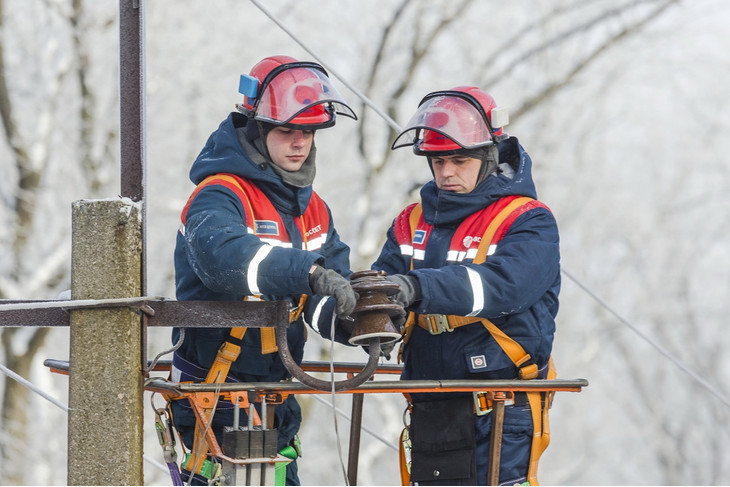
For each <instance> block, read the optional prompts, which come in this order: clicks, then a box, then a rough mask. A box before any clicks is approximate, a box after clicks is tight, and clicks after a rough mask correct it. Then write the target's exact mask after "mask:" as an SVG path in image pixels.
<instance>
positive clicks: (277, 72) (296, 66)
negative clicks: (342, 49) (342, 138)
mask: <svg viewBox="0 0 730 487" xmlns="http://www.w3.org/2000/svg"><path fill="white" fill-rule="evenodd" d="M239 91H240V92H241V93H242V94H243V95H244V97H243V103H242V104H241V105H238V106H237V107H238V110H239V111H240V112H242V113H243V114H245V115H246V116H249V117H251V118H254V119H255V120H259V121H261V122H267V123H270V124H273V125H286V126H289V127H293V128H300V129H306V130H315V129H320V128H325V127H331V126H332V125H334V124H335V114H340V115H344V116H346V117H350V118H353V119H355V120H357V116H356V115H355V113H354V112H353V111H352V109H351V108H350V107H349V106H347V104H346V103H345V101H344V99H343V98H342V96H341V95H340V94H339V92H338V91H337V89H336V88H335V87H334V86H333V85H332V83H331V82H330V80H329V77H328V76H327V71H325V69H324V68H323V67H322V66H320V65H319V64H317V63H312V62H302V61H297V60H296V59H294V58H293V57H290V56H271V57H267V58H265V59H263V60H261V61H260V62H259V63H257V64H256V65H255V66H254V67H253V68H252V69H251V73H250V74H249V75H248V76H246V75H242V76H241V82H240V85H239Z"/></svg>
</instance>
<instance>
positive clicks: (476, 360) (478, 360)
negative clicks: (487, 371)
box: [469, 355, 487, 369]
mask: <svg viewBox="0 0 730 487" xmlns="http://www.w3.org/2000/svg"><path fill="white" fill-rule="evenodd" d="M469 359H470V360H471V368H472V369H484V368H486V367H487V358H486V357H485V356H484V355H473V356H471V357H469Z"/></svg>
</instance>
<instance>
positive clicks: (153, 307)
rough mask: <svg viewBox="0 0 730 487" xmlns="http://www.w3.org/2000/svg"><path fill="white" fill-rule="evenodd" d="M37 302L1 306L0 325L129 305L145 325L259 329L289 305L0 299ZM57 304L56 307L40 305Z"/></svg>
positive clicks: (58, 320)
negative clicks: (143, 318) (142, 315)
mask: <svg viewBox="0 0 730 487" xmlns="http://www.w3.org/2000/svg"><path fill="white" fill-rule="evenodd" d="M21 303H22V304H25V303H29V304H31V303H37V304H39V305H40V306H41V307H39V308H34V309H12V307H11V306H9V307H10V309H0V327H2V326H69V323H70V315H69V312H68V310H71V309H88V308H111V307H130V308H137V309H139V310H140V311H141V312H144V313H145V315H146V318H147V326H176V327H181V328H221V327H222V328H231V327H234V326H246V327H249V328H262V327H267V326H275V325H276V324H277V323H281V322H287V321H288V319H289V305H288V303H287V302H286V301H254V302H249V301H175V300H146V299H143V298H140V299H139V300H131V301H128V302H125V303H99V304H90V305H86V306H75V305H74V302H73V300H71V301H66V302H59V301H15V300H0V306H2V305H13V304H21ZM43 305H45V306H50V305H58V307H42V306H43Z"/></svg>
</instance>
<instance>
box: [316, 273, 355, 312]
mask: <svg viewBox="0 0 730 487" xmlns="http://www.w3.org/2000/svg"><path fill="white" fill-rule="evenodd" d="M309 287H311V288H312V291H313V292H314V294H319V295H320V296H332V297H334V298H335V300H336V301H337V305H336V306H335V313H336V314H337V316H338V317H340V318H347V317H348V316H350V314H351V313H352V312H353V311H354V310H355V304H356V303H357V294H356V293H355V291H353V290H352V286H351V285H350V281H348V280H347V279H345V278H344V277H342V276H341V275H339V274H338V273H336V272H335V271H333V270H332V269H325V268H324V267H322V266H319V265H314V270H313V271H312V272H310V274H309Z"/></svg>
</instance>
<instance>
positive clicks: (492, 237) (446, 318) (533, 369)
mask: <svg viewBox="0 0 730 487" xmlns="http://www.w3.org/2000/svg"><path fill="white" fill-rule="evenodd" d="M505 203H506V204H505ZM494 205H500V206H502V208H501V209H500V210H499V211H498V213H496V215H495V216H494V217H493V218H492V220H491V221H490V222H489V224H488V226H487V229H486V230H485V232H484V235H483V236H482V239H481V241H480V242H479V248H478V250H477V254H476V256H475V257H474V259H473V261H472V262H473V263H474V264H481V263H483V262H484V261H485V260H486V258H487V251H488V249H489V247H490V246H493V245H496V244H497V242H498V241H499V240H500V239H501V238H502V237H503V236H504V234H505V233H506V231H507V229H508V228H509V225H511V224H512V222H513V221H514V220H515V218H517V216H519V215H521V214H522V213H524V212H525V211H529V210H531V209H533V208H536V207H543V208H547V207H546V206H545V205H543V204H542V203H540V202H538V201H536V200H534V199H533V198H529V197H526V196H520V197H515V196H511V197H506V198H502V200H500V201H498V202H496V203H494ZM410 210H411V212H410V215H409V217H408V218H409V224H410V228H411V235H414V234H415V230H416V227H417V225H418V223H419V220H420V219H421V217H422V211H423V210H422V207H421V205H420V204H415V205H412V207H411V209H410ZM411 269H413V259H411ZM473 323H481V324H482V325H483V326H484V327H485V328H486V329H487V331H488V332H489V333H490V334H491V335H492V337H493V338H494V340H495V341H496V342H497V344H498V345H499V346H500V348H502V350H503V351H504V353H505V354H506V355H507V356H508V357H509V358H510V360H511V361H512V363H514V364H515V366H516V367H517V368H518V370H519V378H520V379H523V380H529V379H535V378H537V377H538V368H537V364H536V363H535V362H534V361H533V360H532V357H531V356H530V354H528V353H527V352H526V351H525V349H524V348H523V347H522V345H520V344H519V343H517V342H516V341H515V340H514V339H512V338H510V337H509V336H507V335H506V334H505V333H504V332H503V331H502V330H500V329H499V327H497V326H496V325H495V324H494V323H492V322H491V321H490V320H488V319H486V318H474V317H465V316H456V315H419V316H418V317H417V318H416V314H415V313H413V312H411V313H409V315H408V319H407V320H406V323H405V325H404V331H403V344H402V345H401V349H400V353H399V361H400V360H401V359H402V352H403V347H404V346H405V345H406V344H407V343H408V341H409V339H410V337H411V334H412V333H413V327H414V326H416V325H418V326H420V327H421V328H424V329H426V330H428V331H429V332H431V333H432V334H439V333H443V332H451V331H453V330H454V329H455V328H458V327H460V326H465V325H470V324H473ZM556 376H557V373H556V370H555V366H554V363H553V360H552V357H551V358H550V360H549V362H548V372H547V379H554V378H555V377H556ZM525 394H526V395H527V400H528V403H529V405H530V410H531V412H532V423H533V435H532V446H531V451H530V464H529V467H528V471H527V480H528V481H529V482H530V485H539V483H538V481H537V465H538V462H539V460H540V456H541V455H542V453H543V452H544V451H545V449H546V448H547V446H548V444H549V443H550V426H549V422H548V410H549V408H550V405H551V403H552V399H553V396H554V395H555V392H554V391H551V392H548V393H545V394H546V397H545V398H544V399H545V400H544V401H543V397H542V394H543V393H541V392H526V393H525ZM475 407H476V408H478V409H479V410H481V412H482V414H484V413H486V412H488V411H489V410H490V409H491V407H492V406H491V400H490V399H489V398H488V395H487V394H482V393H475ZM479 412H480V411H477V413H479ZM407 434H408V433H407V430H403V433H402V434H401V440H403V439H404V435H407ZM399 458H400V460H401V461H400V467H401V468H400V473H401V481H402V483H403V485H409V483H410V473H409V472H408V467H407V464H406V455H405V450H404V441H401V442H400V452H399Z"/></svg>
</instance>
